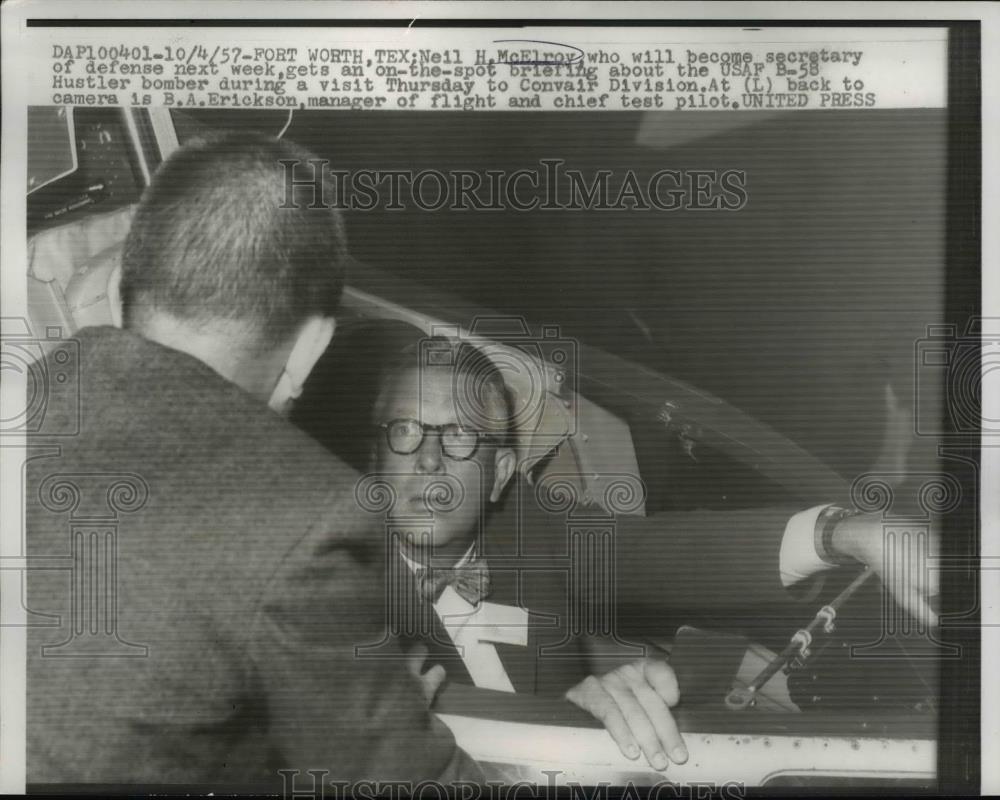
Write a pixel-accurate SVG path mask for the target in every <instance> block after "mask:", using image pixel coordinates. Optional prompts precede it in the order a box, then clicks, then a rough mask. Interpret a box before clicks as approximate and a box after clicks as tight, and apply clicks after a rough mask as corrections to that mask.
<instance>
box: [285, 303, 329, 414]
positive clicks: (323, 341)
mask: <svg viewBox="0 0 1000 800" xmlns="http://www.w3.org/2000/svg"><path fill="white" fill-rule="evenodd" d="M336 329H337V321H336V320H335V319H334V318H333V317H320V316H312V317H309V319H307V320H306V321H305V324H304V325H303V326H302V327H301V328H300V329H299V334H298V336H297V337H296V339H295V344H294V345H292V351H291V352H290V353H289V354H288V360H287V361H286V362H285V373H286V374H287V375H288V377H289V378H290V379H291V382H292V387H293V389H294V394H293V397H298V396H299V395H300V394H301V393H302V387H303V385H304V384H305V382H306V378H308V377H309V373H311V372H312V370H313V367H315V366H316V362H317V361H319V357H320V356H321V355H323V353H325V352H326V348H327V347H329V346H330V340H331V339H333V332H334V331H335V330H336Z"/></svg>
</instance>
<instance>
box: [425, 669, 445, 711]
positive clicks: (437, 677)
mask: <svg viewBox="0 0 1000 800" xmlns="http://www.w3.org/2000/svg"><path fill="white" fill-rule="evenodd" d="M446 677H448V673H447V672H445V668H444V667H442V666H441V665H440V664H435V665H434V666H433V667H431V668H430V669H429V670H427V672H426V673H424V674H423V675H421V676H420V684H421V686H422V687H423V690H424V697H426V698H427V704H428V705H430V704H431V703H433V702H434V698H435V696H436V695H437V693H438V689H440V688H441V684H443V683H444V681H445V678H446Z"/></svg>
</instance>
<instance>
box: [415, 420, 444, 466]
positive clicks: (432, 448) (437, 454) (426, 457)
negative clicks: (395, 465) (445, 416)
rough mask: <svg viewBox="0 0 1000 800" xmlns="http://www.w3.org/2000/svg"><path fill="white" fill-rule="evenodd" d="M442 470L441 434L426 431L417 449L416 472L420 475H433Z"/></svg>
mask: <svg viewBox="0 0 1000 800" xmlns="http://www.w3.org/2000/svg"><path fill="white" fill-rule="evenodd" d="M443 471H444V458H443V454H442V452H441V434H439V433H436V432H431V431H428V432H427V435H426V436H424V440H423V441H422V442H421V443H420V447H419V449H418V450H417V472H419V473H421V474H422V475H433V474H435V473H438V472H443Z"/></svg>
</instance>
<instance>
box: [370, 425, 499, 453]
mask: <svg viewBox="0 0 1000 800" xmlns="http://www.w3.org/2000/svg"><path fill="white" fill-rule="evenodd" d="M400 422H412V423H414V424H416V425H417V426H418V427H419V428H420V431H421V436H420V440H419V441H418V442H417V444H416V446H415V447H414V448H413V449H412V450H408V451H400V450H397V449H396V448H395V447H393V446H392V441H391V440H390V437H389V428H390V427H391V426H392V425H395V424H397V423H400ZM375 427H376V428H381V430H382V432H383V433H384V435H385V444H386V446H387V447H388V448H389V449H390V450H391V451H392V452H393V453H395V454H396V455H397V456H410V455H413V454H414V453H416V452H417V451H418V450H419V449H420V448H421V447H422V446H423V444H424V441H425V440H426V439H427V432H428V431H433V432H434V433H436V434H437V435H438V441H439V442H440V443H441V453H442V454H443V455H444V456H445V457H446V458H448V459H450V460H452V461H469V460H471V459H472V458H473V457H474V456H475V455H476V453H477V452H479V445H480V443H481V442H482V441H483V440H484V439H486V440H489V441H492V442H494V443H496V444H498V445H499V444H502V443H503V439H502V438H501V437H500V436H497V435H496V434H492V433H486V432H484V431H465V430H463V429H462V426H461V425H459V424H458V423H457V422H449V423H446V424H444V425H430V424H429V423H426V422H421V421H420V420H419V419H414V418H413V417H397V418H396V419H391V420H389V421H388V422H379V423H375ZM449 429H451V430H457V431H461V432H463V433H471V434H473V435H475V437H476V443H475V445H474V446H473V448H472V450H471V451H470V452H469V455H467V456H455V455H452V454H451V453H449V452H448V449H447V447H446V445H445V440H444V433H445V432H446V431H448V430H449Z"/></svg>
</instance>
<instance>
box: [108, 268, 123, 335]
mask: <svg viewBox="0 0 1000 800" xmlns="http://www.w3.org/2000/svg"><path fill="white" fill-rule="evenodd" d="M121 288H122V265H121V264H120V263H119V264H117V265H116V266H115V268H114V269H113V270H111V274H110V275H109V276H108V308H109V310H110V311H111V324H112V325H114V326H115V327H116V328H120V327H121V326H122V292H121Z"/></svg>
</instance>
